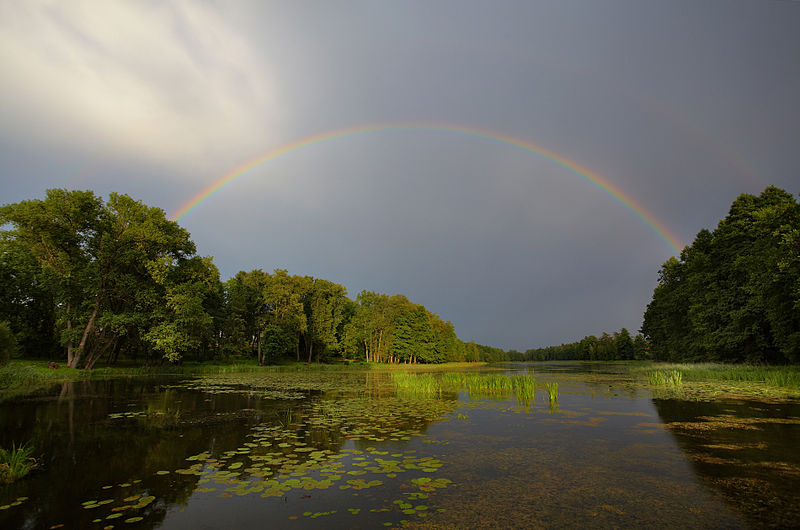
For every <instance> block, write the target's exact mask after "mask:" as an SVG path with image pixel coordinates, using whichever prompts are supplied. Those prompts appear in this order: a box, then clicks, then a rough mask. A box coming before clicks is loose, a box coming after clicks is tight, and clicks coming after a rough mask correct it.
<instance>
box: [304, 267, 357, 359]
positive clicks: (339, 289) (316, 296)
mask: <svg viewBox="0 0 800 530" xmlns="http://www.w3.org/2000/svg"><path fill="white" fill-rule="evenodd" d="M346 297H347V290H346V289H345V288H344V287H343V286H341V285H339V284H336V283H333V282H329V281H327V280H320V279H316V280H313V283H312V286H311V294H310V296H309V297H308V305H307V307H308V312H307V314H306V315H307V316H306V318H307V322H308V335H307V340H306V348H307V351H308V362H311V356H312V353H313V347H314V344H315V343H316V344H318V345H319V346H321V347H322V349H323V351H325V350H327V351H338V350H339V338H338V337H337V330H338V329H339V325H340V324H341V322H342V318H343V310H344V305H345V299H346Z"/></svg>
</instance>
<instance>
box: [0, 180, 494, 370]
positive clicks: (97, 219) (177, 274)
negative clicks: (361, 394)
mask: <svg viewBox="0 0 800 530" xmlns="http://www.w3.org/2000/svg"><path fill="white" fill-rule="evenodd" d="M0 226H2V227H3V228H4V229H3V230H2V231H0V349H2V350H3V351H0V361H2V359H3V354H4V353H5V354H7V353H8V351H9V349H11V348H12V346H11V345H12V343H16V345H15V346H13V347H14V348H15V349H16V350H17V351H18V352H19V353H21V354H23V355H24V356H31V357H45V358H51V359H56V358H59V357H62V356H63V357H65V358H66V363H67V365H68V366H70V367H82V368H91V367H93V366H94V365H95V363H97V362H98V361H99V360H100V359H105V360H107V361H109V362H114V361H116V360H119V359H132V360H139V361H142V362H151V361H154V360H160V359H166V360H169V361H173V362H177V361H179V360H181V359H186V358H190V359H192V360H198V361H205V360H233V359H237V358H247V357H250V358H257V359H258V360H259V362H261V363H270V362H274V361H276V360H278V359H281V358H291V359H295V360H298V361H299V360H303V361H306V362H311V361H314V360H317V361H320V360H321V361H325V360H331V359H334V358H347V359H352V360H359V359H360V360H364V361H369V362H377V363H413V362H422V363H438V362H444V361H490V362H491V361H500V360H504V359H506V352H504V351H503V350H500V349H498V348H491V347H488V346H482V345H479V344H475V343H473V342H469V343H466V342H464V341H462V340H460V339H459V338H458V337H457V336H456V333H455V330H454V327H453V324H451V323H450V322H447V321H444V320H442V319H441V318H440V317H439V316H438V315H436V314H434V313H431V312H430V311H428V310H427V309H426V308H425V307H424V306H422V305H419V304H415V303H413V302H411V301H410V300H408V299H407V298H406V297H405V296H403V295H394V296H389V295H385V294H378V293H373V292H369V291H363V292H361V293H360V294H359V295H358V296H357V297H356V299H355V300H351V299H349V298H348V297H347V291H346V289H345V288H344V287H343V286H342V285H339V284H336V283H334V282H331V281H327V280H323V279H319V278H313V277H310V276H292V275H289V274H288V272H287V271H285V270H276V271H274V272H273V273H265V272H262V271H261V270H253V271H250V272H244V271H242V272H239V273H238V274H236V276H234V277H233V278H231V279H229V280H227V281H225V282H223V281H221V280H220V277H219V271H218V270H217V268H216V266H215V265H214V263H213V262H212V259H211V258H210V257H200V256H197V255H195V252H196V249H195V245H194V243H193V242H192V241H191V240H190V238H189V233H188V232H187V231H186V230H185V229H183V228H181V227H180V226H179V225H178V224H177V223H176V222H173V221H170V220H168V219H167V218H166V216H165V215H164V212H163V210H161V209H158V208H152V207H148V206H146V205H144V204H142V203H141V202H139V201H135V200H133V199H131V198H130V197H128V196H127V195H120V194H116V193H112V194H111V195H110V196H109V199H108V201H107V202H104V201H103V200H102V199H101V198H99V197H97V196H95V195H94V193H93V192H91V191H67V190H60V189H53V190H49V191H48V192H47V196H46V198H45V199H43V200H31V201H23V202H20V203H16V204H10V205H5V206H2V207H0ZM9 332H10V333H9Z"/></svg>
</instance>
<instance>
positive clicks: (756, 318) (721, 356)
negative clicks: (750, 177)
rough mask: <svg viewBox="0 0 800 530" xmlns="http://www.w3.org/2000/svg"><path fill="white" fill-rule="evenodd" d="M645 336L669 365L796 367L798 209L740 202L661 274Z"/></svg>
mask: <svg viewBox="0 0 800 530" xmlns="http://www.w3.org/2000/svg"><path fill="white" fill-rule="evenodd" d="M642 332H643V333H644V334H645V336H646V337H647V338H648V339H649V341H650V345H651V351H652V353H653V356H654V358H656V359H659V360H668V361H730V362H749V363H787V362H791V363H797V362H800V204H798V202H797V200H795V198H794V196H792V195H791V194H790V193H787V192H786V191H784V190H781V189H779V188H776V187H773V186H771V187H768V188H766V189H765V190H764V191H763V192H762V193H761V195H759V196H754V195H749V194H742V195H740V196H739V197H738V198H737V199H736V200H735V201H734V202H733V204H732V205H731V208H730V211H729V213H728V215H727V217H725V218H724V219H723V220H722V221H720V223H719V225H717V228H716V229H715V230H714V231H712V232H709V231H708V230H701V231H700V233H698V234H697V237H696V238H695V240H694V243H692V244H691V245H689V246H687V247H686V248H685V249H684V250H683V252H681V255H680V259H676V258H671V259H670V260H669V261H667V262H666V263H664V265H663V266H662V267H661V270H660V272H659V278H658V286H657V287H656V289H655V292H654V293H653V299H652V301H651V302H650V304H649V305H648V306H647V310H646V311H645V314H644V322H643V324H642Z"/></svg>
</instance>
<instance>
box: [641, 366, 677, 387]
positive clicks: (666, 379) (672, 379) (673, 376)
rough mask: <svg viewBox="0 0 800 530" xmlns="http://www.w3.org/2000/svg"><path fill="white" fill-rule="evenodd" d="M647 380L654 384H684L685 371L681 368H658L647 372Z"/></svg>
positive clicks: (674, 385) (672, 385) (669, 385)
mask: <svg viewBox="0 0 800 530" xmlns="http://www.w3.org/2000/svg"><path fill="white" fill-rule="evenodd" d="M647 380H648V381H649V382H650V384H651V385H653V386H667V387H679V386H681V385H682V384H683V373H682V372H681V371H680V370H656V371H655V372H649V373H648V374H647Z"/></svg>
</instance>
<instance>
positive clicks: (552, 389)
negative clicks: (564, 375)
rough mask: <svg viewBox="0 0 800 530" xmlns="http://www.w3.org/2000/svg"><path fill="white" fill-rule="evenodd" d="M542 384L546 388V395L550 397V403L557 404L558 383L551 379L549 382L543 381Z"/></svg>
mask: <svg viewBox="0 0 800 530" xmlns="http://www.w3.org/2000/svg"><path fill="white" fill-rule="evenodd" d="M544 386H545V388H546V389H547V397H548V399H550V405H551V406H552V405H558V383H556V382H555V381H552V382H550V383H545V385H544Z"/></svg>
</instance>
